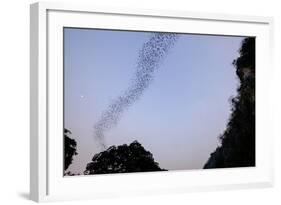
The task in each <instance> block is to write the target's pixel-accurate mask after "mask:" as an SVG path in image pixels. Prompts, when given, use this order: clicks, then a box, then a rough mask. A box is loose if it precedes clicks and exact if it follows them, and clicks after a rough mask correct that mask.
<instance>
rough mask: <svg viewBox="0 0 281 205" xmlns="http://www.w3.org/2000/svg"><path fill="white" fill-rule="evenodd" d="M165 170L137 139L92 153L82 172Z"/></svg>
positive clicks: (105, 172)
mask: <svg viewBox="0 0 281 205" xmlns="http://www.w3.org/2000/svg"><path fill="white" fill-rule="evenodd" d="M150 171H165V170H164V169H161V168H160V167H159V165H158V163H157V162H155V161H154V159H153V155H152V154H151V153H150V152H149V151H146V150H145V149H144V147H143V146H142V145H141V144H140V143H139V142H137V141H134V142H132V143H131V144H130V145H126V144H124V145H120V146H117V147H116V146H111V147H109V148H108V149H107V150H105V151H103V152H100V153H98V154H96V155H94V157H93V159H92V162H90V163H88V164H87V167H86V170H85V172H84V174H86V175H89V174H111V173H129V172H150Z"/></svg>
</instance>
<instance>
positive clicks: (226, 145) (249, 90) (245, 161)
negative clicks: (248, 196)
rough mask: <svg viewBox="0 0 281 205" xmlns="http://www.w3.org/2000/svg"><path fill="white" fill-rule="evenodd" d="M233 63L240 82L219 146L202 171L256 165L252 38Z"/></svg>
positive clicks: (253, 43)
mask: <svg viewBox="0 0 281 205" xmlns="http://www.w3.org/2000/svg"><path fill="white" fill-rule="evenodd" d="M239 54H240V56H239V57H238V58H237V59H236V60H234V62H233V65H234V66H235V68H236V74H237V76H238V78H239V81H240V86H239V87H238V89H237V93H238V94H237V96H236V97H234V98H233V99H232V100H231V103H232V110H231V111H232V113H231V116H230V119H229V121H228V124H227V127H226V130H225V131H224V133H223V134H222V135H221V137H220V140H221V146H219V147H218V148H217V149H216V150H215V151H214V152H213V153H212V154H211V156H210V158H209V160H208V161H207V163H206V164H205V165H204V168H224V167H248V166H255V38H245V39H244V40H243V42H242V45H241V48H240V50H239Z"/></svg>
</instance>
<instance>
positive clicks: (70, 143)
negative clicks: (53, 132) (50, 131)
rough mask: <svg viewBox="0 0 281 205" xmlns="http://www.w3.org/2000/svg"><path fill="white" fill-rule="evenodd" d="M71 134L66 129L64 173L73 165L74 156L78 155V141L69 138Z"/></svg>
mask: <svg viewBox="0 0 281 205" xmlns="http://www.w3.org/2000/svg"><path fill="white" fill-rule="evenodd" d="M69 134H71V132H70V131H69V130H68V129H64V171H65V170H67V168H68V167H69V165H70V164H71V163H72V160H73V156H74V155H77V154H78V153H77V152H76V145H77V144H76V141H75V140H74V139H71V138H70V137H69V136H68V135H69ZM67 173H69V172H67ZM67 173H65V174H67Z"/></svg>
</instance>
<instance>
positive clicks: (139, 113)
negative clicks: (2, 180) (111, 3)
mask: <svg viewBox="0 0 281 205" xmlns="http://www.w3.org/2000/svg"><path fill="white" fill-rule="evenodd" d="M272 22H273V21H272V19H271V18H269V17H253V16H236V15H222V14H211V13H209V14H208V13H206V14H205V13H193V12H183V11H155V10H134V9H121V8H118V9H117V8H114V9H113V8H97V7H95V6H94V5H82V4H77V5H75V4H62V3H36V4H32V5H31V27H30V28H31V30H30V43H31V49H30V50H31V61H30V62H31V63H30V64H31V140H30V145H31V146H30V147H31V151H30V161H31V163H30V164H31V171H30V198H31V199H32V200H34V201H52V200H72V199H81V198H98V197H114V196H129V195H137V194H151V193H156V194H157V193H174V192H187V191H204V190H217V189H229V188H250V187H266V186H271V185H272V183H273V174H272V173H273V165H272V153H271V152H272V144H273V139H272V133H271V130H272V129H271V125H272V119H271V114H272V113H270V112H269V111H268V109H267V108H268V107H269V106H270V103H271V98H270V95H269V94H268V93H269V91H270V88H271V77H272V65H271V62H272V59H271V56H272V54H271V52H272V31H271V30H272Z"/></svg>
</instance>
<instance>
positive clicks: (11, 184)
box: [0, 0, 281, 205]
mask: <svg viewBox="0 0 281 205" xmlns="http://www.w3.org/2000/svg"><path fill="white" fill-rule="evenodd" d="M94 1H95V2H96V3H97V4H98V5H102V6H111V7H114V6H118V7H128V8H130V7H132V8H150V9H166V10H167V9H168V10H187V11H200V12H204V11H205V12H216V13H231V14H246V15H264V16H273V17H274V20H275V30H274V35H275V47H274V51H275V72H274V73H273V75H272V79H273V80H275V84H276V87H275V89H276V90H275V96H274V103H273V105H274V106H273V108H272V110H274V114H275V116H274V119H275V120H274V123H273V125H274V127H273V129H274V130H275V162H276V163H275V173H276V176H275V179H276V185H275V188H268V189H252V190H236V191H220V192H207V193H187V194H177V195H168V196H167V195H166V196H164V195H162V196H146V197H134V198H119V199H108V200H96V201H83V202H67V204H68V203H69V204H78V203H79V204H93V203H95V204H112V203H114V204H124V205H125V204H132V203H133V204H160V203H161V204H226V203H227V204H228V205H232V204H236V205H237V204H238V203H241V204H242V203H243V204H280V202H281V179H280V176H281V172H280V168H281V167H280V164H281V161H280V156H281V153H280V137H281V132H280V130H281V129H280V128H279V127H280V125H281V117H279V116H281V115H280V113H281V112H280V110H281V109H280V106H278V105H281V98H280V96H281V91H280V90H281V63H280V58H279V55H280V51H281V45H280V38H279V37H281V9H280V8H281V6H280V5H278V2H279V1H278V0H260V1H258V0H232V1H227V0H211V1H210V0H205V1H204V0H190V1H189V0H166V1H164V0H139V1H137V0H100V1H97V0H92V1H91V2H94ZM33 2H34V1H29V0H6V1H3V0H1V4H0V5H1V6H0V22H1V27H0V29H1V30H0V59H1V60H0V65H1V66H0V72H1V74H0V145H1V146H0V203H1V204H31V203H32V202H31V201H28V200H27V198H28V192H29V4H30V3H33ZM79 2H82V1H81V0H80V1H79ZM265 69H266V68H265ZM278 69H279V70H278ZM278 81H279V82H278ZM279 88H280V90H279ZM265 137H266V136H265Z"/></svg>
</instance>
